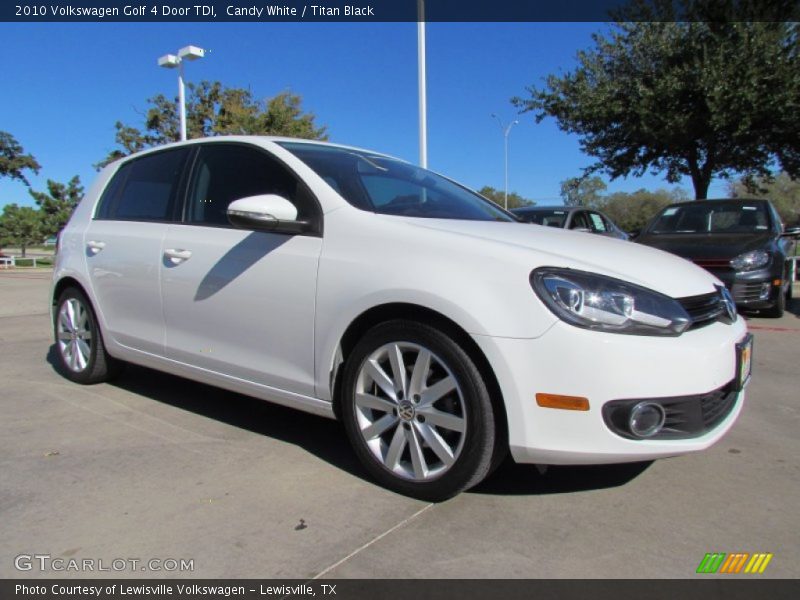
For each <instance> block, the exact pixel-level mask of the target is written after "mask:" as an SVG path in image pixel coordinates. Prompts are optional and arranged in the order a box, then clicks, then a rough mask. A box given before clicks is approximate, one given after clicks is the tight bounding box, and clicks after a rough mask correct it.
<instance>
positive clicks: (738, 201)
mask: <svg viewBox="0 0 800 600" xmlns="http://www.w3.org/2000/svg"><path fill="white" fill-rule="evenodd" d="M705 202H707V203H708V204H712V203H713V204H769V200H767V199H766V198H708V199H706V200H684V201H683V202H673V203H672V204H668V205H667V206H665V207H664V208H671V207H673V206H697V205H698V204H699V203H705ZM662 210H663V209H662Z"/></svg>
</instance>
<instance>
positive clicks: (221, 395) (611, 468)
mask: <svg viewBox="0 0 800 600" xmlns="http://www.w3.org/2000/svg"><path fill="white" fill-rule="evenodd" d="M47 362H49V363H50V365H51V366H52V367H53V368H54V369H55V370H56V371H57V372H58V370H59V367H58V360H57V355H56V347H55V344H53V345H51V346H50V349H49V352H48V354H47ZM110 385H113V386H114V387H117V388H119V389H123V390H126V391H128V392H131V393H133V394H137V395H139V396H143V397H145V398H149V399H151V400H154V401H156V402H160V403H162V404H167V405H169V406H173V407H175V408H178V409H181V410H186V411H189V412H192V413H194V414H196V415H200V416H202V417H206V418H209V419H214V420H215V421H219V422H221V423H226V424H228V425H231V426H233V427H238V428H240V429H243V430H247V431H251V432H253V433H256V434H258V435H263V436H267V437H270V438H273V439H276V440H280V441H283V442H287V443H290V444H293V445H295V446H298V447H300V448H303V449H305V450H306V451H307V452H309V453H311V454H312V455H314V456H316V457H317V458H319V459H321V460H323V461H325V462H327V463H329V464H330V465H332V466H334V467H336V468H338V469H341V470H343V471H345V472H347V473H349V474H351V475H353V476H355V477H358V478H360V479H362V480H364V481H368V482H370V483H372V484H374V485H377V484H375V482H374V481H373V480H372V479H371V478H370V477H369V475H368V474H367V472H366V471H365V470H364V469H363V467H362V466H361V464H360V463H359V462H358V459H357V458H356V456H355V454H354V453H353V451H352V450H351V448H350V445H349V443H348V441H347V437H346V435H345V432H344V428H343V427H342V426H341V424H340V423H339V422H337V421H333V420H330V419H326V418H324V417H318V416H315V415H312V414H308V413H304V412H301V411H298V410H294V409H290V408H286V407H283V406H278V405H276V404H272V403H270V402H265V401H263V400H259V399H257V398H252V397H250V396H245V395H242V394H237V393H235V392H229V391H227V390H223V389H221V388H217V387H214V386H211V385H205V384H203V383H198V382H196V381H191V380H189V379H183V378H181V377H178V376H175V375H170V374H168V373H163V372H161V371H155V370H153V369H148V368H145V367H140V366H137V365H127V366H126V368H125V370H124V371H123V372H122V374H121V375H120V376H119V377H117V378H116V379H114V380H113V381H112V382H111V383H110ZM649 465H650V463H635V464H625V465H600V466H580V467H550V468H549V469H548V470H547V472H546V473H544V474H541V473H540V472H539V470H538V469H537V467H536V466H534V465H518V464H516V463H514V461H513V460H511V458H507V459H506V461H505V462H504V463H503V464H501V465H500V467H498V469H497V470H496V471H495V472H494V473H493V474H492V475H491V476H490V477H489V478H487V479H486V480H485V481H484V482H483V483H481V484H480V485H478V486H477V487H475V488H473V489H472V490H470V491H469V492H468V493H475V494H494V495H526V494H527V495H539V494H561V493H570V492H580V491H588V490H597V489H605V488H611V487H618V486H621V485H624V484H626V483H628V482H629V481H631V480H632V479H634V478H635V477H636V476H638V475H639V474H640V473H642V472H643V471H644V470H645V469H646V468H647V467H648V466H649Z"/></svg>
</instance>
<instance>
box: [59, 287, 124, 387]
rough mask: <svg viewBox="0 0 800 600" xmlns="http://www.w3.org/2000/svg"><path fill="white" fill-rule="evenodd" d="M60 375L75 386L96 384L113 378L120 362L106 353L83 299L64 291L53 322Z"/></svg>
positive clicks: (75, 291)
mask: <svg viewBox="0 0 800 600" xmlns="http://www.w3.org/2000/svg"><path fill="white" fill-rule="evenodd" d="M53 329H54V333H55V342H56V352H57V354H58V364H59V367H60V371H61V373H62V374H63V375H64V376H65V377H67V379H70V380H72V381H75V382H77V383H85V384H90V383H100V382H103V381H108V380H109V379H111V378H112V377H113V376H115V375H116V374H117V373H118V372H119V370H120V368H121V363H120V362H119V361H117V360H116V359H114V358H113V357H111V356H110V355H109V354H108V352H106V349H105V344H104V343H103V336H102V335H101V333H100V328H99V327H98V326H97V318H96V316H95V314H94V310H93V309H92V305H91V304H90V303H89V300H88V299H87V298H86V296H85V295H84V294H83V292H81V291H80V290H79V289H77V288H72V287H71V288H67V289H66V290H64V292H63V293H62V294H61V296H60V297H59V299H58V303H57V305H56V310H55V319H54V323H53Z"/></svg>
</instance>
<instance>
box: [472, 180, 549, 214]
mask: <svg viewBox="0 0 800 600" xmlns="http://www.w3.org/2000/svg"><path fill="white" fill-rule="evenodd" d="M478 193H479V194H480V195H481V196H483V197H484V198H488V199H489V200H491V201H492V202H494V203H495V204H497V205H498V206H503V207H504V206H505V194H504V192H503V190H497V189H495V188H493V187H491V186H488V185H485V186H483V187H482V188H481V189H479V190H478ZM534 204H536V202H534V201H533V200H530V199H528V198H523V197H522V196H520V195H519V194H517V193H516V192H508V208H509V209H512V208H520V207H522V206H533V205H534Z"/></svg>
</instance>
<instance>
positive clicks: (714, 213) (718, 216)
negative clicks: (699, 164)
mask: <svg viewBox="0 0 800 600" xmlns="http://www.w3.org/2000/svg"><path fill="white" fill-rule="evenodd" d="M768 229H769V217H768V215H767V210H766V204H764V203H761V202H758V203H755V202H754V203H752V204H747V203H728V202H716V201H713V200H701V201H695V202H691V203H686V204H682V205H679V206H668V207H667V208H665V209H664V210H663V212H662V213H661V214H660V215H659V216H658V217H657V218H656V220H655V221H653V224H652V225H651V226H650V228H649V231H648V232H649V233H757V232H760V231H767V230H768Z"/></svg>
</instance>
